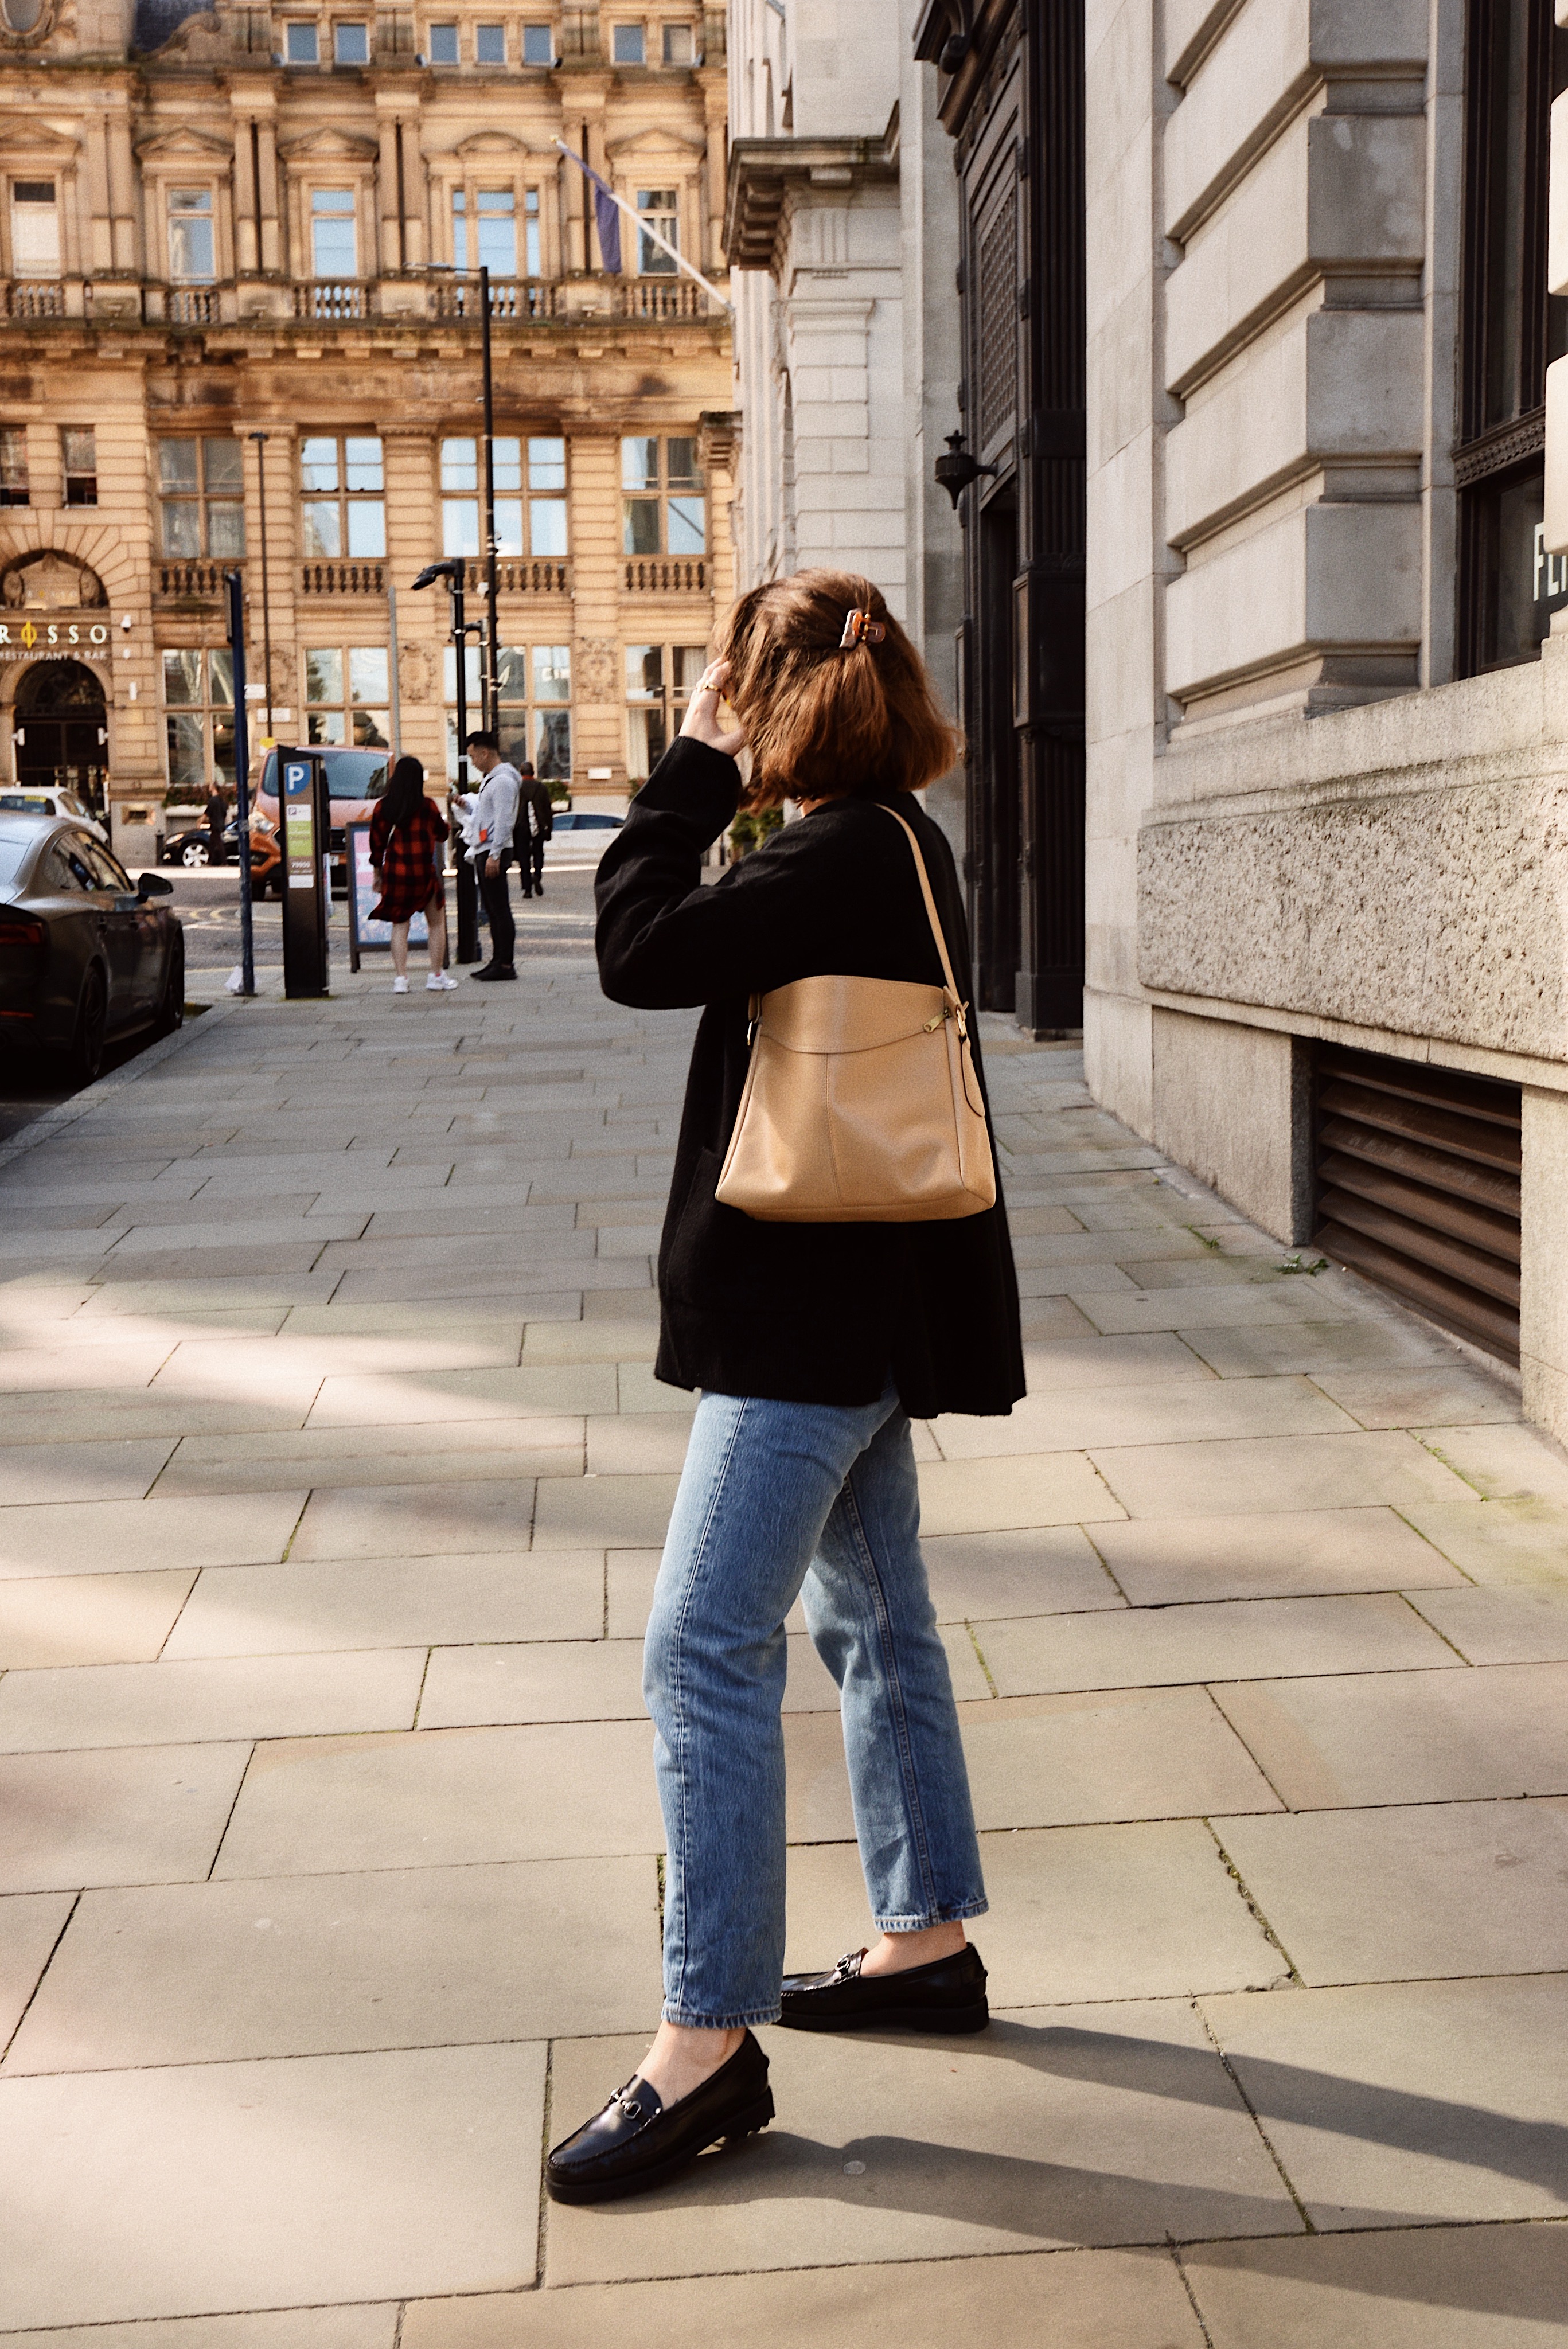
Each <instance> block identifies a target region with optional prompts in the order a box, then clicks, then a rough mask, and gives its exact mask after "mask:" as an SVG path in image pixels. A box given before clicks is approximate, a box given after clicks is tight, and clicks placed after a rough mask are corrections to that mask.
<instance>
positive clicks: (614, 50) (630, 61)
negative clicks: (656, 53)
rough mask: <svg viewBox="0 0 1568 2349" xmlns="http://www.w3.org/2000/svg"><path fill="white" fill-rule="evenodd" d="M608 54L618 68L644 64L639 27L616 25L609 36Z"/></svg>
mask: <svg viewBox="0 0 1568 2349" xmlns="http://www.w3.org/2000/svg"><path fill="white" fill-rule="evenodd" d="M610 54H611V56H612V57H613V59H614V61H615V63H616V64H617V65H618V66H639V65H642V64H643V63H645V62H646V59H645V55H644V50H643V45H642V26H640V25H617V26H615V27H614V28H613V30H612V32H611V35H610Z"/></svg>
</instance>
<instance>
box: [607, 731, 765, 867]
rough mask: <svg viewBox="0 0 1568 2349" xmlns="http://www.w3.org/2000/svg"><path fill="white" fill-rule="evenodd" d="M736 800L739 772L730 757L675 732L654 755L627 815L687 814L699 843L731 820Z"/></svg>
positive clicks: (737, 800) (739, 789) (714, 836)
mask: <svg viewBox="0 0 1568 2349" xmlns="http://www.w3.org/2000/svg"><path fill="white" fill-rule="evenodd" d="M740 800H741V771H740V769H739V767H738V766H737V765H736V764H735V761H733V759H732V758H730V757H729V756H728V755H727V754H726V753H725V752H724V751H722V750H713V749H712V748H711V746H710V745H709V744H708V743H706V742H698V741H696V740H693V739H692V737H691V735H690V734H678V735H677V736H676V738H675V740H674V741H673V742H671V744H670V748H669V750H666V752H665V753H664V756H663V758H662V759H660V760H659V763H658V765H657V766H656V767H655V768H654V770H653V772H652V774H651V775H649V779H648V781H647V782H646V783H644V785H643V787H642V789H641V791H639V793H638V795H637V797H636V798H635V799H634V800H633V802H632V803H631V807H630V810H629V812H628V823H630V822H632V821H633V820H634V819H635V818H636V817H637V816H638V815H639V814H649V815H678V816H684V817H686V818H687V819H688V820H689V821H690V822H691V823H692V825H693V826H694V828H696V829H699V830H701V834H702V841H703V844H704V846H705V845H706V844H707V843H708V842H709V841H711V840H714V839H716V838H717V837H718V835H719V833H722V831H723V829H724V827H725V825H726V824H727V823H732V821H733V819H734V814H735V810H736V808H737V807H738V806H739V805H740Z"/></svg>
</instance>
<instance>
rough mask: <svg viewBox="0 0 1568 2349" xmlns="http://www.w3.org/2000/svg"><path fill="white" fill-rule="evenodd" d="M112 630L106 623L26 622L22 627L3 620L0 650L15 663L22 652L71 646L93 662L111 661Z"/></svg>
mask: <svg viewBox="0 0 1568 2349" xmlns="http://www.w3.org/2000/svg"><path fill="white" fill-rule="evenodd" d="M108 644H109V629H108V627H107V626H106V625H105V623H104V622H103V621H102V620H91V621H88V620H44V621H38V620H24V621H23V622H22V624H21V626H19V627H18V626H16V623H15V622H14V621H10V620H0V650H3V651H4V652H5V654H7V655H8V656H9V657H10V658H11V659H12V660H15V659H16V658H17V657H18V652H20V653H22V654H27V653H30V652H33V651H34V650H35V649H36V647H38V646H40V645H42V646H43V647H45V649H46V650H47V649H49V648H50V647H57V646H61V645H64V646H67V647H73V648H74V649H75V650H77V651H78V652H86V653H87V656H88V659H89V660H92V659H94V658H97V659H99V660H107V659H108V658H109V654H108V651H107V650H106V649H99V647H107V646H108Z"/></svg>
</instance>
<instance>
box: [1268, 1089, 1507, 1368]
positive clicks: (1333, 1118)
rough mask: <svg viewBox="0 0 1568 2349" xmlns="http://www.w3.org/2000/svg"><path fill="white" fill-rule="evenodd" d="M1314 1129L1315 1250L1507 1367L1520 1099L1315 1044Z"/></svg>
mask: <svg viewBox="0 0 1568 2349" xmlns="http://www.w3.org/2000/svg"><path fill="white" fill-rule="evenodd" d="M1314 1123H1315V1127H1316V1135H1315V1139H1316V1171H1317V1230H1316V1234H1315V1245H1316V1246H1317V1247H1320V1248H1322V1250H1323V1251H1324V1255H1325V1256H1330V1257H1334V1258H1335V1259H1336V1260H1337V1261H1338V1262H1339V1263H1341V1264H1347V1265H1352V1266H1354V1267H1355V1270H1356V1271H1357V1272H1361V1273H1365V1274H1366V1276H1367V1278H1369V1279H1372V1280H1376V1281H1378V1282H1380V1283H1381V1284H1382V1286H1383V1287H1384V1288H1390V1289H1392V1290H1393V1291H1394V1293H1395V1294H1396V1296H1398V1297H1402V1298H1404V1299H1406V1300H1407V1302H1408V1303H1409V1304H1411V1305H1413V1306H1415V1307H1416V1309H1417V1311H1419V1312H1422V1313H1425V1314H1427V1315H1428V1316H1429V1318H1430V1319H1432V1320H1434V1321H1437V1322H1440V1323H1441V1324H1442V1326H1443V1328H1444V1329H1447V1330H1456V1331H1458V1333H1459V1336H1460V1337H1463V1338H1468V1339H1469V1340H1471V1342H1472V1343H1473V1344H1475V1345H1479V1346H1484V1347H1485V1348H1486V1349H1487V1350H1488V1352H1490V1353H1493V1354H1496V1355H1498V1356H1500V1357H1501V1360H1502V1361H1508V1362H1517V1361H1518V1360H1519V1164H1520V1093H1519V1087H1518V1086H1517V1085H1505V1084H1499V1083H1497V1082H1496V1081H1494V1080H1493V1079H1491V1078H1490V1077H1472V1076H1466V1075H1463V1074H1461V1073H1460V1072H1459V1071H1458V1070H1453V1069H1430V1068H1424V1067H1422V1066H1420V1065H1419V1064H1418V1063H1417V1062H1415V1061H1386V1060H1381V1059H1379V1058H1377V1057H1376V1055H1375V1054H1373V1053H1370V1052H1348V1051H1345V1050H1343V1049H1342V1048H1341V1047H1340V1046H1338V1045H1335V1044H1320V1045H1319V1047H1318V1051H1317V1083H1316V1089H1315V1106H1314Z"/></svg>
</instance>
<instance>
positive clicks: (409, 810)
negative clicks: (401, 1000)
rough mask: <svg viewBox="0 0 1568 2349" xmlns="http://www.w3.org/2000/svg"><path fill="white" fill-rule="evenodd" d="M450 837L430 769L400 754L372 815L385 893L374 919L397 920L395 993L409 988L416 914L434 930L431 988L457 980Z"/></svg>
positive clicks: (373, 851)
mask: <svg viewBox="0 0 1568 2349" xmlns="http://www.w3.org/2000/svg"><path fill="white" fill-rule="evenodd" d="M445 838H446V823H445V820H444V819H443V817H442V816H441V812H440V810H439V809H438V808H437V806H436V804H435V802H434V801H433V800H431V799H430V798H428V797H427V796H426V793H425V771H424V769H423V768H422V767H421V764H420V762H419V761H418V760H417V759H408V758H404V759H400V760H399V761H397V764H396V765H395V766H394V767H393V769H392V771H391V773H390V775H389V777H388V779H387V789H386V792H385V793H384V794H383V796H382V797H381V798H380V799H379V800H378V801H377V802H376V805H375V809H374V811H373V812H372V814H371V817H370V870H371V872H372V874H374V876H375V882H376V886H377V888H378V889H379V891H380V893H381V894H380V897H379V901H378V903H377V904H376V905H372V907H371V908H370V919H371V920H372V921H373V922H390V924H391V926H392V972H393V978H392V993H393V994H394V995H407V993H408V991H409V924H410V922H411V921H412V919H413V917H414V916H415V915H416V914H422V915H423V916H424V917H425V922H426V926H427V927H428V930H429V943H430V960H431V972H430V977H429V978H427V979H426V981H425V988H426V990H427V992H428V993H430V994H431V995H440V994H442V993H444V992H445V991H446V990H447V989H448V988H453V987H455V986H456V985H457V981H456V979H455V978H449V977H448V975H447V970H446V883H445V881H444V880H443V879H442V877H441V843H442V841H443V840H445Z"/></svg>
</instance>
